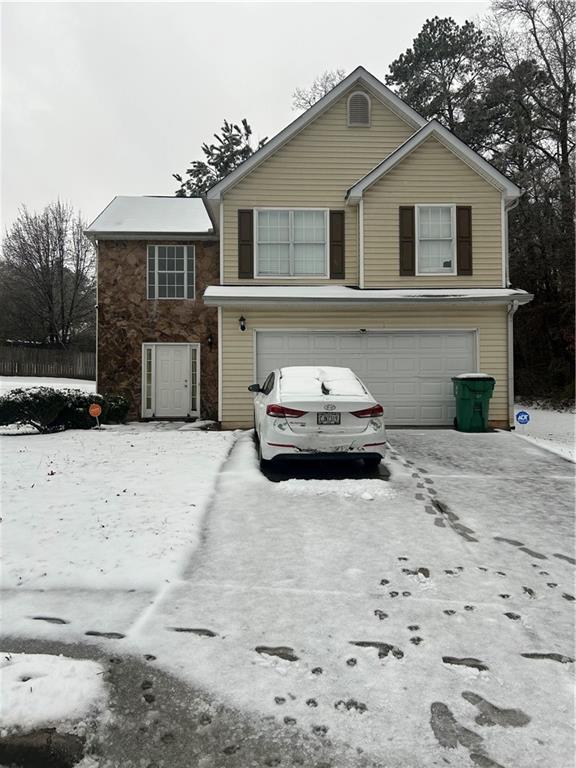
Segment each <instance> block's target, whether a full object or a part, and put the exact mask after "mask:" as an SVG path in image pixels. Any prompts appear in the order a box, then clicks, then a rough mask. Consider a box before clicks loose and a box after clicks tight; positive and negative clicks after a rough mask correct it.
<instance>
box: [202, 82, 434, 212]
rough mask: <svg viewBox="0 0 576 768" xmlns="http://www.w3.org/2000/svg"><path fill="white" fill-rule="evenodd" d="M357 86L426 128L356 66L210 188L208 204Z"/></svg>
mask: <svg viewBox="0 0 576 768" xmlns="http://www.w3.org/2000/svg"><path fill="white" fill-rule="evenodd" d="M355 84H360V85H363V86H364V87H366V88H367V89H368V90H370V91H371V92H372V93H373V95H374V96H376V97H377V98H378V99H380V100H381V101H382V102H384V104H386V105H387V106H389V107H390V109H391V110H392V111H393V112H395V113H396V114H398V115H399V116H400V117H402V118H404V120H406V121H407V122H408V124H410V125H412V126H413V127H414V128H420V127H421V126H423V125H426V120H425V119H424V118H423V117H422V116H421V115H419V114H418V112H416V111H415V110H414V109H412V107H409V106H408V104H406V103H405V102H403V101H402V99H400V98H399V97H398V96H396V94H395V93H394V92H393V91H391V90H390V88H388V87H387V86H385V85H384V83H382V82H380V80H378V78H377V77H374V75H372V74H370V72H368V70H366V69H364V67H357V68H356V69H355V70H354V71H353V72H351V73H350V74H349V75H348V77H345V78H344V80H342V81H341V82H340V83H338V85H336V86H334V88H332V90H331V91H329V92H328V93H327V94H326V95H325V96H323V97H322V98H321V99H320V100H319V101H317V102H316V103H315V104H313V105H312V106H311V107H310V108H309V109H307V110H306V112H303V113H302V114H301V115H300V116H299V117H297V118H296V120H293V121H292V122H291V123H290V124H289V125H287V126H286V128H284V129H283V130H281V131H280V133H277V134H276V136H274V137H273V138H271V139H270V141H267V142H266V144H264V146H263V147H262V148H261V149H259V150H258V151H257V152H255V153H254V154H253V155H251V156H250V157H249V158H248V159H247V160H245V161H244V162H243V163H242V164H241V165H239V166H238V168H236V169H235V170H233V171H232V172H231V173H229V174H228V176H226V177H225V178H224V179H222V180H221V181H219V182H218V183H217V184H215V185H214V186H213V187H212V188H211V189H209V190H208V193H207V199H208V201H209V202H210V201H212V200H219V199H220V197H221V195H222V193H223V192H225V191H226V190H227V189H229V188H230V187H231V186H232V185H234V184H236V183H237V182H238V181H239V180H240V179H241V178H243V177H244V176H246V174H248V173H250V171H252V170H254V168H255V167H256V166H257V165H260V163H262V162H263V161H264V160H266V158H268V157H269V156H270V155H271V154H273V153H274V152H276V150H278V149H280V147H282V146H283V145H284V144H286V142H287V141H289V140H290V139H291V138H292V137H293V136H295V135H296V134H297V133H299V132H300V131H301V130H302V129H303V128H305V127H306V126H307V125H309V123H311V122H312V121H313V120H315V119H316V118H317V117H319V115H321V114H322V112H325V111H326V110H327V109H328V107H330V106H331V105H332V104H333V103H334V102H335V101H336V100H337V99H339V98H340V97H341V96H342V94H343V93H344V92H345V91H346V90H347V89H348V88H350V87H351V86H352V85H355Z"/></svg>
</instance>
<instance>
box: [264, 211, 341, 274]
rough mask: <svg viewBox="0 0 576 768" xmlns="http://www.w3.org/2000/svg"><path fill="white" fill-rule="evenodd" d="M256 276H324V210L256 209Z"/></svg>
mask: <svg viewBox="0 0 576 768" xmlns="http://www.w3.org/2000/svg"><path fill="white" fill-rule="evenodd" d="M256 274H257V276H258V277H304V276H311V277H327V276H328V212H327V211H324V210H312V209H309V208H307V209H299V210H292V211H289V210H278V209H266V208H264V209H259V210H257V211H256Z"/></svg>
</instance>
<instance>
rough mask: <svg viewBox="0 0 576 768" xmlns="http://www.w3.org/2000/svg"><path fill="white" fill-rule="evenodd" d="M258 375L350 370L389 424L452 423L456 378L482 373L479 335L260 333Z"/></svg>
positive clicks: (452, 332)
mask: <svg viewBox="0 0 576 768" xmlns="http://www.w3.org/2000/svg"><path fill="white" fill-rule="evenodd" d="M255 339H256V373H257V378H258V382H259V383H260V384H262V383H263V382H264V379H265V378H266V376H267V374H268V373H269V372H270V371H271V370H272V369H274V368H281V367H282V366H288V365H336V366H344V367H347V368H352V370H353V371H355V373H356V374H357V375H358V376H359V377H360V378H361V379H362V381H363V382H364V383H365V384H366V386H367V387H368V389H369V390H370V391H371V393H372V394H373V395H374V397H375V398H376V399H377V400H378V401H379V402H381V403H382V405H384V408H385V414H386V423H387V424H390V425H392V424H396V425H400V424H402V425H414V426H440V425H449V424H452V421H453V419H454V397H453V394H452V381H451V378H452V376H455V375H457V374H459V373H467V372H470V371H476V370H478V365H477V358H478V354H477V346H478V344H477V334H476V332H475V331H470V330H466V331H465V330H462V331H459V330H449V331H448V330H433V331H432V330H431V331H423V330H418V331H396V330H395V331H380V330H378V331H371V330H367V331H366V332H361V331H350V332H348V331H292V330H290V331H289V330H286V331H257V332H256V334H255Z"/></svg>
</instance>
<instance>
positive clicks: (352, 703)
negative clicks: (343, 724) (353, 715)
mask: <svg viewBox="0 0 576 768" xmlns="http://www.w3.org/2000/svg"><path fill="white" fill-rule="evenodd" d="M334 709H338V710H339V711H341V712H342V711H346V712H351V711H354V712H359V713H360V714H363V713H364V712H366V710H367V709H368V707H367V706H366V704H364V702H362V701H356V699H346V700H344V699H340V700H339V701H337V702H336V703H335V704H334Z"/></svg>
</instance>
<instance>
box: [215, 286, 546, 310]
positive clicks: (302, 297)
mask: <svg viewBox="0 0 576 768" xmlns="http://www.w3.org/2000/svg"><path fill="white" fill-rule="evenodd" d="M532 298H533V296H532V295H531V294H530V293H527V292H526V291H522V290H520V289H514V288H401V289H388V288H375V289H363V290H360V289H358V288H351V287H349V286H346V285H315V286H312V285H211V286H209V287H208V288H206V290H205V292H204V303H205V304H209V305H229V304H236V305H239V304H259V303H264V302H268V303H273V304H275V303H278V302H286V303H292V304H295V303H304V304H306V303H319V302H326V303H333V304H334V303H342V304H367V303H372V304H380V303H381V304H387V303H404V304H410V303H414V302H416V303H421V302H430V303H432V302H444V303H447V302H454V301H456V302H460V301H462V302H495V303H504V304H505V303H509V302H511V301H517V302H518V303H519V304H527V303H528V302H529V301H531V300H532Z"/></svg>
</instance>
